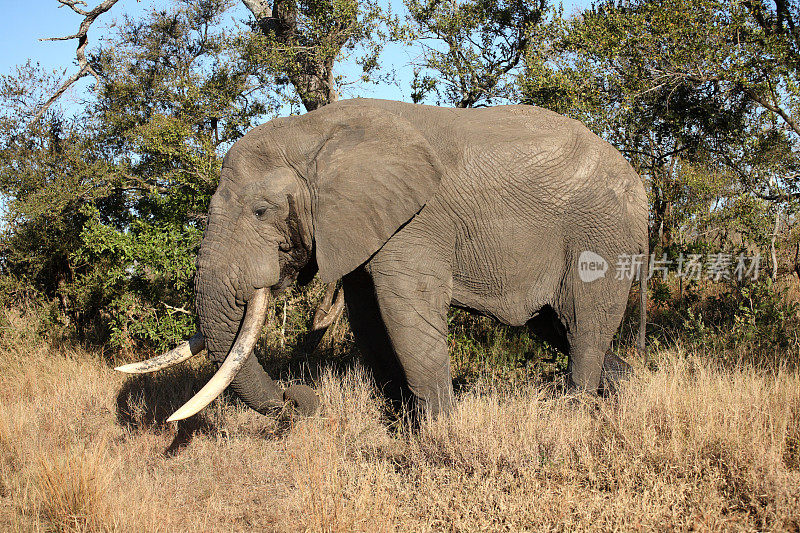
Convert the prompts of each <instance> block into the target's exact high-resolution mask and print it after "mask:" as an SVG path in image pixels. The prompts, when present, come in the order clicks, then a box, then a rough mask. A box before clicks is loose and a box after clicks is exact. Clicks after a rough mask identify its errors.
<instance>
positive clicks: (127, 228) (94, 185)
mask: <svg viewBox="0 0 800 533" xmlns="http://www.w3.org/2000/svg"><path fill="white" fill-rule="evenodd" d="M228 4H229V2H220V1H213V0H204V1H202V2H197V3H192V4H178V5H175V7H173V8H172V9H170V10H163V11H159V10H157V11H153V12H151V13H150V14H149V15H148V17H147V18H145V19H144V20H141V21H134V20H126V21H125V22H126V23H125V24H124V25H119V26H117V28H118V29H117V33H116V34H115V35H114V36H113V37H112V38H110V39H108V40H107V43H106V46H105V48H104V49H103V50H101V51H100V52H99V53H98V54H97V55H96V56H95V57H94V58H93V63H94V64H95V65H96V70H98V72H100V73H101V74H102V83H101V84H100V86H99V87H98V96H97V98H96V100H95V101H94V102H91V103H90V104H89V105H87V106H86V107H85V109H84V111H83V112H81V113H79V114H78V115H77V117H76V118H75V119H72V120H66V119H63V118H61V117H60V115H59V114H58V113H51V114H50V116H49V117H47V120H46V121H45V122H43V123H40V124H38V125H36V126H34V127H33V128H31V129H25V128H24V127H23V128H20V127H19V126H18V124H19V123H22V124H24V123H25V120H26V118H27V117H26V116H25V114H24V111H25V110H24V109H21V110H20V109H10V110H9V109H8V108H7V114H8V116H7V119H6V120H5V121H4V122H3V124H2V128H3V129H2V131H1V132H0V139H2V146H0V190H1V191H2V192H3V194H4V195H5V196H6V197H7V198H8V204H7V213H6V225H7V231H5V232H4V234H3V246H4V248H3V250H4V253H3V262H2V268H3V272H4V274H5V276H4V278H5V280H4V283H3V289H4V291H5V296H6V298H11V299H15V298H18V297H19V292H18V291H19V290H20V289H24V290H26V291H28V292H31V293H34V294H36V295H40V297H41V298H44V299H45V300H49V299H53V298H55V299H56V300H57V301H59V302H60V307H61V311H62V312H63V313H64V314H65V316H66V317H68V319H69V321H70V323H71V324H72V326H73V327H74V329H75V332H76V333H77V334H78V336H79V337H80V338H82V339H84V340H87V341H95V342H106V341H109V342H111V343H112V345H114V346H117V347H120V348H125V349H134V348H136V347H138V346H145V347H149V348H153V349H161V348H164V347H166V346H167V345H169V344H173V343H174V342H175V341H177V340H179V339H182V338H184V337H185V336H186V335H187V333H190V332H191V331H192V330H193V328H194V318H193V315H192V313H191V311H186V310H191V309H192V308H193V305H192V301H193V300H192V299H193V295H192V278H193V275H194V270H195V265H194V258H195V256H196V254H197V249H198V246H199V242H200V237H201V233H202V229H203V224H204V220H205V212H206V210H207V206H208V201H209V198H210V195H211V193H212V192H213V190H214V188H215V186H216V182H217V179H218V173H219V168H220V165H221V154H222V153H224V151H225V149H226V147H227V146H229V145H230V144H231V143H232V142H233V141H234V140H236V139H237V138H238V137H239V136H241V135H242V134H243V133H244V132H245V131H246V130H248V129H249V128H250V127H251V126H252V125H253V121H254V120H257V119H259V118H260V117H262V116H263V115H264V114H265V113H267V112H269V110H270V105H271V102H272V100H271V99H270V97H269V92H268V91H267V90H266V89H265V88H264V86H263V80H261V79H259V78H258V76H254V75H253V74H251V65H250V64H249V63H248V62H247V61H246V60H245V59H243V58H242V56H241V54H239V53H238V51H237V49H236V48H235V47H234V46H233V42H234V40H235V35H230V32H229V31H227V30H224V29H223V28H222V27H221V22H222V14H223V13H224V11H225V10H226V9H227V5H228ZM24 74H25V75H24V76H17V77H15V78H14V79H10V78H6V79H5V82H6V84H7V87H8V88H9V90H8V92H9V93H13V92H14V90H16V92H17V93H19V92H21V91H22V90H23V89H24V88H25V87H26V84H27V85H31V84H32V80H34V82H33V84H35V80H37V79H39V78H41V74H39V73H38V71H37V70H36V69H35V68H34V67H32V66H30V65H29V66H28V68H27V69H25V72H24Z"/></svg>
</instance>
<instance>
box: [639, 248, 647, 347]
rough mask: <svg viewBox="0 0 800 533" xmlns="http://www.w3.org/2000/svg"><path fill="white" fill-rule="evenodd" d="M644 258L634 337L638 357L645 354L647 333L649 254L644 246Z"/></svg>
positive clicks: (640, 272)
mask: <svg viewBox="0 0 800 533" xmlns="http://www.w3.org/2000/svg"><path fill="white" fill-rule="evenodd" d="M643 250H644V259H643V261H641V262H640V263H639V331H638V334H637V337H636V351H637V352H638V354H639V357H642V358H643V357H644V356H646V355H647V351H646V350H647V348H646V346H645V336H646V333H647V277H648V275H649V273H650V256H649V254H648V253H647V252H648V250H647V245H645V246H644V248H643Z"/></svg>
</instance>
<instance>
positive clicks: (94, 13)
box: [30, 0, 119, 124]
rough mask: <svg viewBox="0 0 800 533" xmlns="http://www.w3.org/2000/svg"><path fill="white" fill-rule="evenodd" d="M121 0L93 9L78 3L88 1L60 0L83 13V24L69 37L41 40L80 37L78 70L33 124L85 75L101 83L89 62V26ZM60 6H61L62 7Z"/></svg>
mask: <svg viewBox="0 0 800 533" xmlns="http://www.w3.org/2000/svg"><path fill="white" fill-rule="evenodd" d="M118 1H119V0H103V2H101V3H100V4H99V5H98V6H97V7H95V8H94V9H92V10H91V11H86V10H84V9H81V8H79V7H78V5H84V6H85V5H86V2H83V1H81V0H58V2H59V3H60V4H61V6H67V7H69V8H70V9H72V10H73V11H74V12H75V13H78V14H80V15H83V17H84V19H83V22H81V25H80V26H79V27H78V32H77V33H76V34H74V35H70V36H68V37H51V38H48V39H40V40H41V41H65V40H69V39H78V49H77V50H76V52H75V55H76V57H77V59H78V72H76V73H75V74H73V75H72V76H70V77H69V78H67V80H66V81H65V82H64V83H63V84H62V85H61V87H59V88H58V90H56V92H55V94H54V95H53V96H51V97H50V99H48V100H47V102H45V103H44V105H43V106H42V107H40V108H39V110H38V111H37V112H36V114H35V115H34V116H33V118H32V119H31V122H30V123H31V124H34V123H35V122H37V121H38V120H39V119H40V118H42V115H44V113H45V111H47V109H48V108H49V107H50V106H51V105H53V102H55V101H56V100H57V99H58V98H59V97H60V96H61V95H62V94H64V92H66V90H67V89H69V87H70V86H71V85H72V84H73V83H75V82H76V81H78V80H79V79H81V78H83V77H84V76H88V75H92V76H94V78H95V80H97V82H98V84H99V83H100V76H99V75H98V74H97V72H95V70H94V69H93V68H92V66H91V65H90V64H89V61H87V59H86V45H87V44H88V42H89V39H88V37H87V34H88V33H89V28H90V27H91V25H92V23H93V22H94V21H95V20H97V17H99V16H100V15H102V14H103V13H105V12H106V11H108V10H110V9H111V8H112V7H114V4H116V3H117V2H118ZM61 6H59V7H61Z"/></svg>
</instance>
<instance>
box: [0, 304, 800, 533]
mask: <svg viewBox="0 0 800 533" xmlns="http://www.w3.org/2000/svg"><path fill="white" fill-rule="evenodd" d="M37 327H38V325H37V323H36V321H35V320H34V319H32V318H30V317H23V316H21V315H20V314H19V313H15V312H11V311H8V310H6V311H4V317H3V330H2V334H1V335H0V343H2V345H1V346H0V529H2V530H4V531H31V530H34V531H48V530H61V531H228V530H236V531H254V530H278V531H393V530H403V531H442V530H446V531H456V530H458V531H478V530H495V531H523V530H530V531H542V530H561V531H575V530H684V531H686V530H702V531H721V530H748V531H752V530H784V531H797V530H798V528H800V394H799V393H798V391H800V374H798V372H796V371H789V370H785V369H783V370H781V369H778V370H772V371H764V370H754V369H751V368H748V367H746V366H744V365H738V366H736V367H731V366H728V367H725V368H723V367H722V366H718V365H715V364H713V363H710V362H708V361H709V360H710V359H709V358H707V357H703V354H702V353H692V352H689V351H685V350H682V349H680V348H677V349H669V350H667V349H664V350H661V351H659V352H658V353H654V354H651V355H650V357H649V359H648V361H646V362H645V363H643V362H641V361H639V362H637V361H634V373H633V376H632V377H631V379H630V380H629V381H628V382H627V383H626V384H625V385H624V386H623V388H622V390H621V392H620V394H619V395H618V396H617V397H616V398H614V399H610V400H604V399H595V398H578V397H569V396H564V395H563V394H560V393H557V392H556V391H555V388H554V386H552V385H547V384H542V383H541V382H539V383H538V384H537V382H536V381H529V380H523V379H514V378H504V379H492V378H491V377H490V376H487V377H484V378H481V379H478V380H476V381H474V382H473V383H471V384H469V385H468V386H466V387H465V388H464V389H463V390H462V391H461V393H460V394H459V396H458V402H457V405H456V407H455V409H454V410H453V412H452V414H451V415H450V416H447V417H445V418H441V419H438V420H433V421H424V422H423V423H422V427H421V428H420V429H419V430H418V431H411V430H409V429H408V428H407V427H404V426H403V424H401V423H397V422H390V421H389V420H388V419H387V418H386V416H385V414H384V413H385V411H384V409H382V406H381V404H380V402H379V400H378V399H377V396H376V394H375V391H374V390H373V389H372V387H371V385H370V382H369V379H368V377H367V376H366V375H365V373H364V371H363V370H361V369H359V367H357V366H351V367H350V369H349V370H341V371H340V370H331V369H330V368H329V369H327V370H323V371H322V372H321V373H319V375H318V377H317V378H316V385H317V387H318V390H319V392H320V396H321V400H322V408H321V411H320V413H319V415H318V416H315V417H312V418H293V417H292V416H291V415H290V414H284V416H282V417H281V418H280V419H276V418H270V417H264V416H260V415H258V414H256V413H254V412H251V411H249V410H247V409H246V408H244V407H243V406H241V405H239V404H238V403H237V402H236V401H235V400H234V399H232V398H231V397H228V398H225V399H221V400H218V401H216V402H215V403H213V404H212V405H211V406H210V407H209V408H208V409H206V410H205V411H203V412H201V413H200V414H199V415H197V416H195V417H193V418H192V419H189V420H187V421H184V422H182V423H181V424H179V425H178V426H177V427H176V426H175V425H173V424H167V423H165V422H164V420H165V418H166V417H167V416H168V415H169V413H170V412H171V411H172V410H173V409H174V408H176V407H178V406H179V405H180V404H181V403H182V402H183V401H184V400H185V399H186V398H188V397H189V395H190V394H191V392H192V390H193V389H197V388H198V387H199V386H201V385H202V383H204V382H205V380H206V379H207V378H208V375H209V374H210V370H209V369H208V368H206V367H205V366H203V365H204V363H203V362H202V361H200V362H198V363H194V365H195V366H191V365H190V366H187V367H184V368H179V369H177V370H174V371H171V372H166V373H162V374H160V375H156V376H149V377H129V376H124V375H120V374H118V373H115V372H114V371H113V370H112V369H111V367H110V365H109V364H108V363H107V362H106V361H105V360H104V358H103V356H102V354H101V353H100V352H94V351H87V350H84V349H81V348H79V347H74V346H70V345H69V344H60V343H54V342H46V341H45V340H43V339H42V337H41V336H40V334H39V333H37ZM201 359H202V358H201Z"/></svg>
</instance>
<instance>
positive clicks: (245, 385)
mask: <svg viewBox="0 0 800 533" xmlns="http://www.w3.org/2000/svg"><path fill="white" fill-rule="evenodd" d="M201 255H202V252H201ZM201 259H202V258H201ZM225 279H230V277H229V276H225V275H222V276H220V275H219V274H218V273H217V272H215V271H214V269H213V268H204V266H203V264H202V261H201V266H200V269H199V270H198V283H197V287H198V290H197V294H196V302H197V311H198V314H199V317H200V325H201V331H202V333H203V336H204V337H205V339H206V347H207V349H208V354H209V357H210V359H211V360H212V361H213V362H214V363H216V364H217V366H218V367H219V368H221V367H222V365H223V364H224V362H225V361H226V360H227V359H226V356H228V355H229V352H230V351H231V347H232V346H234V345H235V341H236V340H237V338H238V337H240V336H241V335H242V334H243V333H244V329H245V322H247V319H248V318H250V317H249V316H245V313H244V307H243V306H241V305H237V302H236V300H235V296H234V294H235V292H234V289H233V288H229V287H224V286H223V283H221V280H225ZM257 298H263V299H264V302H263V306H259V307H260V308H259V309H252V311H256V312H258V313H259V314H260V316H257V317H253V318H252V322H253V323H257V329H258V332H259V333H260V330H261V327H262V326H263V324H264V320H265V318H266V309H267V303H268V301H269V296H268V290H267V289H259V290H258V291H256V293H254V294H253V295H252V296H251V297H250V299H249V300H248V304H247V312H248V315H250V313H251V308H252V307H253V304H254V303H255V302H254V300H256V299H257ZM261 307H263V309H261ZM230 387H231V388H232V389H233V391H234V392H235V393H236V394H237V395H238V396H239V397H240V398H241V399H242V401H244V403H245V404H247V406H248V407H251V408H252V409H254V410H256V411H258V412H259V413H262V414H263V413H266V412H267V411H269V410H270V409H274V408H275V407H279V406H281V405H282V404H283V399H284V397H283V390H282V389H281V388H280V387H279V386H278V385H277V384H276V383H275V382H274V381H273V380H272V378H270V376H269V375H268V374H267V373H266V372H265V371H264V369H263V367H262V366H261V364H260V363H259V362H258V359H257V358H256V356H255V355H254V354H253V353H252V348H251V350H250V352H249V353H248V354H247V357H246V359H245V360H244V361H243V362H242V364H241V366H240V367H239V369H238V372H237V373H236V374H235V375H234V376H233V380H232V381H231V382H230Z"/></svg>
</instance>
